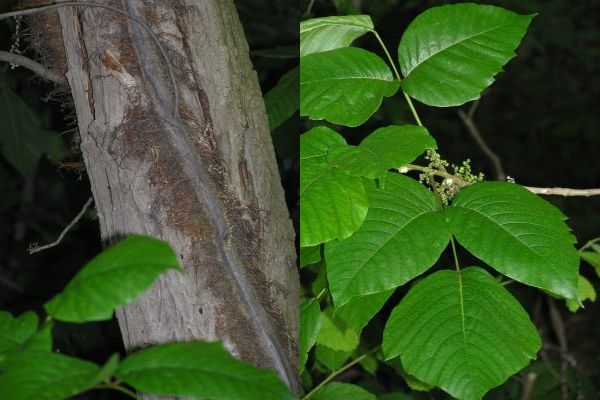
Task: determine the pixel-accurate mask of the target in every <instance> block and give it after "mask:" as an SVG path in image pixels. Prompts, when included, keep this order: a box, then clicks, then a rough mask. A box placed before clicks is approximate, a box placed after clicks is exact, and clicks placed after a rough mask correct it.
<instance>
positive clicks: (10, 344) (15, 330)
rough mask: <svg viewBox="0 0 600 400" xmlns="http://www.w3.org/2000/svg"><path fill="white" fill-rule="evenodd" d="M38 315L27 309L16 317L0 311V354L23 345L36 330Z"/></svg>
mask: <svg viewBox="0 0 600 400" xmlns="http://www.w3.org/2000/svg"><path fill="white" fill-rule="evenodd" d="M37 327H38V317H37V315H36V313H34V312H33V311H27V312H25V313H23V314H21V315H20V316H19V317H18V318H15V317H13V316H12V315H11V314H10V313H8V312H6V311H0V354H5V353H8V352H10V351H11V350H14V349H18V348H20V347H21V346H23V345H24V344H25V343H26V342H27V340H29V339H30V338H31V337H32V336H33V335H34V334H35V332H36V331H37Z"/></svg>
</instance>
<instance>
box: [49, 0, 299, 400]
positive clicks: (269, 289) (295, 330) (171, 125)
mask: <svg viewBox="0 0 600 400" xmlns="http://www.w3.org/2000/svg"><path fill="white" fill-rule="evenodd" d="M103 4H109V5H111V6H114V7H117V8H119V9H121V10H123V11H124V12H125V13H128V14H129V16H126V15H122V14H119V13H116V12H114V11H111V10H106V9H101V8H93V7H65V8H61V9H60V10H59V11H58V13H59V17H60V26H61V29H62V36H63V43H64V49H65V53H66V62H67V66H68V72H67V79H68V82H69V85H70V88H71V92H72V95H73V99H74V103H75V109H76V114H77V122H78V126H79V133H80V135H81V150H82V152H83V156H84V160H85V164H86V168H87V171H88V175H89V179H90V182H91V186H92V192H93V195H94V199H95V204H96V208H97V210H98V218H99V222H100V228H101V229H100V230H101V236H102V239H103V240H104V241H107V242H112V241H114V240H117V239H119V238H122V237H123V236H125V235H126V234H129V233H134V232H135V233H142V234H147V235H151V236H154V237H158V238H161V239H163V240H165V241H167V242H169V243H170V244H171V245H172V247H173V248H174V250H175V252H176V253H177V254H178V255H179V256H180V259H181V263H182V265H183V267H184V269H185V271H186V274H185V275H182V274H178V273H176V272H172V273H167V274H165V275H163V276H161V277H160V278H159V280H158V281H157V282H156V283H155V285H154V286H153V287H152V288H151V289H150V290H149V291H147V292H146V293H144V295H143V296H142V297H141V298H140V299H139V300H137V301H136V302H134V303H132V304H130V305H128V306H126V307H125V308H123V309H122V310H119V311H118V312H117V317H118V320H119V324H120V327H121V331H122V333H123V338H124V342H125V347H126V349H127V350H135V349H137V348H140V347H145V346H148V345H150V344H154V343H164V342H174V341H186V340H192V339H203V340H209V341H214V340H221V341H223V343H224V344H225V346H226V347H227V348H228V349H229V350H230V351H231V352H232V353H233V354H234V355H236V356H238V357H240V358H243V359H246V360H250V361H252V362H254V363H256V364H257V365H259V366H261V367H265V368H272V369H275V370H276V371H277V372H278V374H279V376H280V377H281V379H282V380H284V381H285V382H286V383H287V384H288V385H289V386H290V387H291V388H292V390H293V391H295V392H298V390H299V376H298V352H299V351H298V335H299V322H298V319H299V316H298V310H299V305H298V299H299V281H298V277H297V272H296V266H295V248H294V234H293V230H292V226H291V222H290V220H289V214H288V211H287V208H286V206H285V202H284V196H283V190H282V187H281V184H280V178H279V173H278V170H277V163H276V160H275V156H274V152H273V146H272V143H271V139H270V135H269V132H268V128H267V118H266V114H265V109H264V104H263V101H262V96H261V92H260V88H259V86H258V80H257V77H256V73H255V71H254V70H253V69H252V65H251V62H250V59H249V55H248V46H247V43H246V40H245V37H244V34H243V30H242V27H241V24H240V22H239V20H238V17H237V13H236V10H235V7H234V4H233V2H232V1H231V0H201V1H193V0H176V1H164V0H151V1H139V0H123V1H122V2H121V1H110V2H105V3H103ZM132 16H133V17H137V18H139V19H140V20H142V21H143V22H145V23H146V24H148V26H149V27H150V28H151V30H152V31H153V32H154V34H155V35H156V37H157V39H158V42H159V43H160V47H159V46H158V45H157V43H155V41H154V40H153V38H152V35H151V34H150V33H149V32H148V31H147V30H146V28H145V27H144V26H142V25H140V24H139V23H138V22H136V21H135V20H134V19H132ZM161 47H162V50H163V51H164V54H166V56H167V57H166V58H167V59H168V60H167V59H165V57H164V56H163V55H164V54H161ZM167 61H168V62H167ZM169 64H170V65H169ZM171 76H173V77H174V79H175V81H176V87H174V86H173V84H172V80H171ZM175 91H176V92H175ZM175 93H177V96H176V95H175ZM176 103H178V107H177V108H176V107H175V105H176Z"/></svg>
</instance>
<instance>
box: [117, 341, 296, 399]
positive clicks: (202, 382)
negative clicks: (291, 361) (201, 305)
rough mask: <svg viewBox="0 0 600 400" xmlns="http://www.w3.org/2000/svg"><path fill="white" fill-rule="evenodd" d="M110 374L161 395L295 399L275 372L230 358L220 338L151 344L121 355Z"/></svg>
mask: <svg viewBox="0 0 600 400" xmlns="http://www.w3.org/2000/svg"><path fill="white" fill-rule="evenodd" d="M115 375H116V377H117V378H118V379H120V380H122V381H123V382H126V383H127V384H129V385H131V386H133V387H134V388H135V389H137V390H139V391H141V392H144V393H151V394H156V395H163V396H169V395H170V396H183V397H185V396H189V397H192V396H196V397H206V398H210V399H214V400H231V399H244V400H263V399H281V400H292V399H294V396H292V395H291V394H290V393H289V391H288V389H287V387H286V386H285V384H283V382H281V381H280V380H279V379H278V378H277V375H276V373H275V372H274V371H267V370H262V369H259V368H256V367H255V366H253V365H252V364H250V363H248V362H244V361H239V360H237V359H235V358H233V357H232V356H231V355H229V353H227V351H226V350H225V349H224V348H223V346H222V345H221V344H220V343H207V342H187V343H171V344H165V345H159V346H154V347H151V348H148V349H145V350H141V351H139V352H137V353H135V354H132V355H130V356H128V357H127V358H125V359H124V360H123V361H122V362H121V364H120V365H119V367H118V369H117V372H116V374H115Z"/></svg>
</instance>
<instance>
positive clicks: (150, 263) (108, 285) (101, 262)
mask: <svg viewBox="0 0 600 400" xmlns="http://www.w3.org/2000/svg"><path fill="white" fill-rule="evenodd" d="M170 268H173V269H179V263H178V261H177V256H176V255H175V253H174V252H173V250H172V249H171V247H170V246H169V245H168V244H167V243H165V242H163V241H160V240H157V239H154V238H151V237H145V236H139V235H132V236H129V237H127V238H126V239H124V240H122V241H121V242H119V243H118V244H116V245H115V246H113V247H110V248H108V249H107V250H104V251H103V252H102V253H100V254H99V255H97V256H96V257H95V258H94V259H93V260H92V261H90V262H89V263H87V264H86V265H85V266H84V267H83V269H81V271H79V272H78V273H77V274H76V275H75V276H74V277H73V279H71V281H70V282H69V284H68V285H67V287H66V288H65V289H64V290H63V291H62V292H61V293H59V294H57V295H56V296H54V298H52V300H50V301H49V302H48V303H46V305H45V306H44V308H45V309H46V312H47V313H48V314H49V315H50V316H52V317H53V318H54V319H56V320H59V321H65V322H76V323H81V322H86V321H101V320H107V319H110V318H111V317H112V315H113V312H114V309H115V308H117V307H122V306H124V305H126V304H128V303H130V302H132V301H134V300H135V299H136V298H137V297H138V296H139V295H140V294H141V293H142V292H143V291H144V290H146V289H148V288H149V287H150V286H151V285H152V283H153V282H154V280H155V279H156V278H157V277H158V276H159V275H160V274H161V273H163V272H164V271H166V270H168V269H170Z"/></svg>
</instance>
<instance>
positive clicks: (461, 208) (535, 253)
mask: <svg viewBox="0 0 600 400" xmlns="http://www.w3.org/2000/svg"><path fill="white" fill-rule="evenodd" d="M445 214H446V220H447V221H448V224H449V226H450V229H451V231H452V233H453V234H454V235H455V236H456V238H457V239H458V241H459V242H460V244H462V245H463V246H464V247H465V248H466V249H467V250H469V251H470V252H471V253H473V255H475V256H476V257H478V258H480V259H481V260H483V261H485V262H486V263H487V264H489V265H490V266H492V267H494V268H495V269H497V270H498V271H500V272H501V273H503V274H504V275H507V276H509V277H510V278H512V279H514V280H516V281H519V282H522V283H525V284H527V285H530V286H534V287H537V288H541V289H544V290H548V291H549V292H551V293H554V294H556V295H558V296H561V297H564V298H567V299H571V300H575V301H577V276H578V270H579V254H578V253H577V251H576V250H575V248H574V247H573V243H574V242H575V238H574V237H573V235H572V234H571V233H570V230H569V227H568V226H567V225H566V224H565V222H564V220H565V219H566V217H565V216H564V215H563V214H562V213H561V212H560V210H558V209H557V208H556V207H554V206H553V205H551V204H550V203H548V202H547V201H545V200H543V199H541V198H540V197H538V196H536V195H535V194H533V193H531V192H530V191H528V190H527V189H525V188H523V187H522V186H519V185H517V184H514V183H507V182H481V183H476V184H474V185H472V186H469V187H467V188H465V189H463V190H461V192H460V193H459V194H458V195H457V196H456V197H455V199H454V202H453V204H452V206H451V207H447V208H446V209H445Z"/></svg>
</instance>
